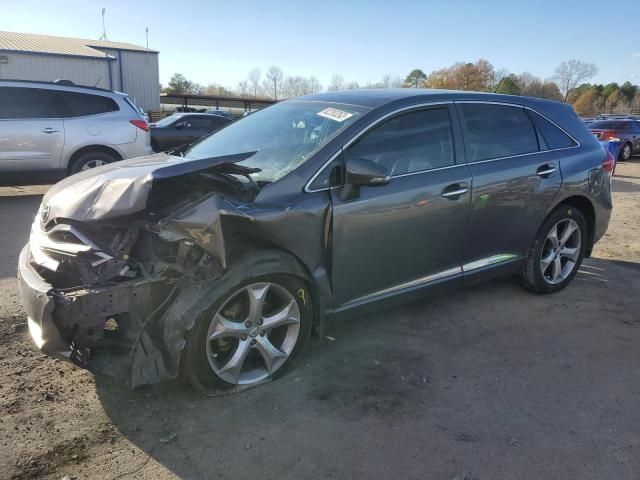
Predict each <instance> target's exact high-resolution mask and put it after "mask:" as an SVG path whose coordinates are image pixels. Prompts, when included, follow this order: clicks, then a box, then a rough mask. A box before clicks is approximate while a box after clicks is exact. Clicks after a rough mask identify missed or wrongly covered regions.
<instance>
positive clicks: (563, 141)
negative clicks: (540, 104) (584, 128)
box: [529, 111, 577, 150]
mask: <svg viewBox="0 0 640 480" xmlns="http://www.w3.org/2000/svg"><path fill="white" fill-rule="evenodd" d="M529 115H531V118H532V119H533V123H535V124H536V127H538V131H539V132H540V134H541V135H542V139H543V140H544V143H546V145H547V147H548V148H549V149H551V150H556V149H558V148H568V147H575V146H576V145H577V143H576V142H575V141H574V140H573V139H572V138H571V137H570V136H569V135H567V134H566V133H564V132H563V131H562V130H561V129H560V128H558V127H557V126H556V125H554V124H553V123H551V122H550V121H549V120H547V119H546V118H544V117H543V116H542V115H539V114H537V113H536V112H533V111H529ZM541 143H542V142H541Z"/></svg>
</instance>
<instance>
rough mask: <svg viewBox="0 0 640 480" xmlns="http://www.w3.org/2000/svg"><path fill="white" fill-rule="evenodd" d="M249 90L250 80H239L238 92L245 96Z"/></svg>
mask: <svg viewBox="0 0 640 480" xmlns="http://www.w3.org/2000/svg"><path fill="white" fill-rule="evenodd" d="M248 91H249V82H248V81H247V80H240V81H239V82H238V92H239V93H240V95H242V96H245V95H246V94H247V92H248Z"/></svg>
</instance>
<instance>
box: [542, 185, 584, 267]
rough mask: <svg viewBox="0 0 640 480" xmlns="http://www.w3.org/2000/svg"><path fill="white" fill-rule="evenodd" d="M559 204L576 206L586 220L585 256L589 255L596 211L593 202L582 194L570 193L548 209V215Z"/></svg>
mask: <svg viewBox="0 0 640 480" xmlns="http://www.w3.org/2000/svg"><path fill="white" fill-rule="evenodd" d="M560 205H570V206H572V207H574V208H577V209H578V210H580V212H582V215H583V216H584V218H585V220H586V222H587V244H586V246H585V253H584V255H585V257H587V258H588V257H590V256H591V251H592V250H593V239H594V234H595V225H596V211H595V208H593V203H592V202H591V200H589V199H588V198H587V197H585V196H583V195H572V196H569V197H565V198H563V199H562V200H561V201H559V202H558V203H557V204H556V205H555V206H554V207H553V209H551V211H549V214H548V215H547V216H549V215H551V213H552V212H554V211H555V210H556V209H557V208H558V207H559V206H560Z"/></svg>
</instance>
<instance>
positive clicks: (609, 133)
mask: <svg viewBox="0 0 640 480" xmlns="http://www.w3.org/2000/svg"><path fill="white" fill-rule="evenodd" d="M615 135H616V132H614V131H606V130H605V131H604V132H602V133H601V134H600V140H611V139H613V137H615Z"/></svg>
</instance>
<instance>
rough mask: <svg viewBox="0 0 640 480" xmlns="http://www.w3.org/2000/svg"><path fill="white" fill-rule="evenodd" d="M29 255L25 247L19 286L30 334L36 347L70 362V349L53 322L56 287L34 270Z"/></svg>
mask: <svg viewBox="0 0 640 480" xmlns="http://www.w3.org/2000/svg"><path fill="white" fill-rule="evenodd" d="M30 255H31V254H30V251H29V245H25V247H24V248H23V249H22V251H21V252H20V260H19V261H18V285H19V288H20V297H21V299H22V305H23V306H24V309H25V311H26V313H27V322H28V325H29V333H31V338H32V339H33V341H34V343H35V344H36V346H37V347H38V348H39V349H40V350H42V351H43V352H44V353H46V354H47V355H50V356H52V357H57V358H64V359H69V357H70V355H71V348H70V347H69V344H68V343H67V342H65V341H64V340H63V339H62V337H61V336H60V332H59V331H58V328H57V327H56V325H55V324H54V323H53V318H52V313H53V309H54V307H55V300H54V297H53V294H52V290H53V287H52V286H51V285H49V284H48V283H47V282H45V281H44V280H43V279H42V278H41V277H40V276H39V275H38V274H37V272H36V271H35V270H34V269H33V267H31V265H30V264H29V257H30Z"/></svg>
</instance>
